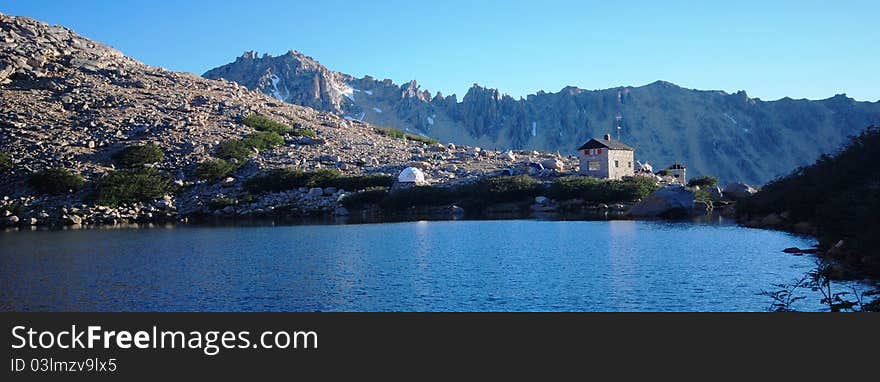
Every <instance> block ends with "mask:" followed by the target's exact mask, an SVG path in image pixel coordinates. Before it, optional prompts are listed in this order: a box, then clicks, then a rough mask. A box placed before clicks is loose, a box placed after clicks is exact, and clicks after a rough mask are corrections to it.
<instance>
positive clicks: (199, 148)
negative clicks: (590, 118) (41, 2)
mask: <svg viewBox="0 0 880 382" xmlns="http://www.w3.org/2000/svg"><path fill="white" fill-rule="evenodd" d="M254 60H256V59H255V58H253V57H251V58H245V59H242V62H253V61H254ZM317 67H318V66H316V64H315V65H312V66H308V65H306V64H305V63H304V64H303V67H301V68H299V69H296V70H301V73H303V75H305V74H304V73H307V72H308V71H310V70H317V69H316V68H317ZM292 70H293V69H292ZM279 75H283V76H286V77H287V76H293V77H291V78H301V76H300V75H299V74H293V73H279ZM312 78H313V79H314V81H315V82H314V83H315V84H316V85H315V86H316V87H315V88H314V90H315V91H316V92H317V93H315V94H311V95H309V94H305V93H297V94H294V93H293V92H292V91H287V90H285V92H284V93H283V94H285V95H286V97H285V99H288V100H292V101H297V102H299V103H303V104H307V105H312V106H315V107H320V108H322V109H328V110H333V107H334V106H333V105H334V104H340V103H339V98H338V97H337V95H334V93H333V92H332V91H333V87H334V86H337V85H338V84H339V83H344V81H343V80H347V79H346V78H344V77H339V78H337V75H335V74H332V73H330V72H327V73H324V74H321V75H318V74H315V75H314V76H312ZM261 81H262V80H261ZM268 81H269V82H268V83H269V84H271V83H272V81H274V79H273V78H269V79H268ZM335 81H342V82H335ZM288 83H289V82H288ZM260 84H262V85H260ZM289 84H291V86H294V85H293V83H289ZM249 85H250V86H252V87H259V88H260V89H263V90H266V89H265V85H266V83H265V82H258V83H257V84H256V85H255V84H249ZM261 86H263V87H261ZM304 86H305V85H304V84H298V85H296V86H294V87H295V88H297V89H299V88H300V87H304ZM328 89H329V90H328ZM342 94H343V96H344V95H345V92H344V91H343V92H342ZM311 96H314V97H311ZM310 97H311V98H310ZM334 97H336V98H334ZM325 101H326V104H325V103H324V102H325ZM340 105H341V104H340ZM251 115H261V116H266V117H268V118H270V119H273V120H275V121H278V122H281V123H282V124H284V125H286V126H296V127H297V130H296V131H300V132H306V131H307V132H309V134H308V135H309V136H302V135H298V134H290V133H285V134H283V136H282V138H283V143H281V144H278V145H274V144H273V147H271V148H268V149H262V150H257V149H255V148H254V149H253V152H246V153H245V154H246V155H247V154H249V155H248V158H247V159H246V160H245V162H244V163H240V166H236V167H234V170H235V171H233V172H232V173H230V174H229V176H226V177H224V178H221V179H219V180H218V181H206V180H201V179H199V178H198V177H197V176H196V175H194V172H195V170H196V168H197V166H199V164H200V163H204V162H208V161H211V160H214V159H215V158H216V157H217V156H218V147H220V146H222V144H223V143H224V142H229V141H231V140H236V139H240V138H242V137H245V136H248V134H254V133H255V130H254V128H252V127H249V126H246V125H245V123H244V122H243V120H244V118H245V117H247V116H251ZM147 143H150V144H154V145H156V146H158V147H159V148H160V149H161V151H162V152H163V153H164V158H163V159H161V160H160V161H158V162H157V163H151V164H148V165H147V166H148V167H152V168H156V169H157V170H159V171H161V172H162V173H164V174H168V175H170V176H171V177H172V178H173V181H174V183H175V184H177V185H178V186H179V191H178V192H177V193H176V194H175V195H169V198H165V199H166V200H165V202H164V203H160V205H162V206H167V205H168V204H170V203H171V200H172V199H173V200H174V202H173V203H174V204H175V206H176V208H177V209H179V211H180V212H181V213H185V212H192V211H200V210H202V211H207V209H208V204H209V202H210V201H212V200H223V201H227V200H236V198H237V197H238V196H239V195H241V194H242V192H243V191H242V187H241V183H242V180H244V179H246V178H249V177H252V176H253V175H255V174H258V173H261V172H265V171H267V170H269V169H274V168H279V167H293V168H296V169H301V170H305V171H309V170H316V169H320V168H333V169H337V170H339V171H341V172H342V173H344V174H362V173H388V174H396V173H397V172H399V171H400V170H401V169H403V168H404V167H406V166H407V165H413V164H414V165H417V166H419V167H420V168H422V169H423V170H424V171H425V173H426V175H427V178H428V181H431V182H447V181H458V180H462V179H465V180H466V179H469V178H474V177H479V176H481V175H482V174H484V173H486V172H490V171H495V170H498V169H502V168H507V167H509V166H511V164H512V162H513V159H512V155H507V156H502V155H500V153H495V152H492V151H487V150H482V151H481V150H479V149H476V148H472V147H466V146H460V147H455V146H445V145H428V144H426V143H424V142H418V141H415V140H408V139H400V137H395V136H389V135H387V133H386V134H381V133H379V132H377V131H376V130H375V129H374V127H373V126H371V125H369V124H367V123H363V122H358V121H349V120H346V119H344V118H342V117H341V116H338V115H337V114H333V113H328V112H320V111H316V110H314V109H312V108H308V107H302V106H297V105H293V104H289V103H284V102H280V101H278V100H277V99H275V98H272V97H269V96H267V95H265V94H263V93H260V92H257V91H251V90H248V89H247V88H245V87H244V86H241V85H238V84H236V83H234V82H228V81H225V80H209V79H205V78H202V77H199V76H197V75H193V74H188V73H176V72H170V71H167V70H164V69H161V68H156V67H151V66H147V65H145V64H143V63H140V62H138V61H136V60H134V59H131V58H129V57H126V56H124V55H123V54H122V53H120V52H119V51H117V50H115V49H112V48H110V47H108V46H105V45H103V44H101V43H99V42H96V41H93V40H90V39H88V38H85V37H82V36H79V35H77V34H76V33H74V32H73V31H71V30H69V29H67V28H64V27H61V26H50V25H47V24H45V23H42V22H39V21H36V20H33V19H29V18H26V17H15V16H7V15H2V14H0V159H2V163H0V172H2V175H3V177H4V181H3V182H0V183H2V184H0V195H2V196H4V199H3V200H2V203H0V204H2V205H0V207H2V208H0V212H3V213H4V217H7V218H9V219H12V217H13V216H11V215H12V214H13V213H17V214H21V215H26V216H30V217H28V219H33V221H34V222H42V221H43V220H45V219H57V218H59V217H61V216H67V215H65V214H67V212H68V211H69V210H71V209H73V210H75V209H78V208H86V204H89V197H90V195H91V194H92V192H93V191H94V184H95V183H96V182H99V181H101V180H102V179H106V178H107V175H108V174H109V173H111V172H114V171H116V170H120V169H118V168H116V167H118V164H117V163H114V161H113V155H114V154H115V153H118V152H120V150H122V149H123V148H125V147H130V146H137V145H144V144H147ZM496 154H498V155H496ZM551 156H552V155H551V154H545V153H536V152H535V153H533V152H528V153H518V158H517V161H530V160H542V159H547V158H550V157H551ZM563 159H564V158H563ZM231 162H237V160H236V159H231ZM569 163H570V162H569ZM236 164H237V165H238V164H239V163H236ZM50 168H61V169H66V170H69V171H70V172H72V173H73V174H77V175H81V176H82V177H84V180H85V187H83V188H82V189H79V190H78V191H76V190H74V191H75V192H61V193H55V194H54V195H53V194H48V195H44V194H41V193H40V192H38V190H36V189H35V188H34V187H33V180H32V177H33V174H34V173H35V172H39V171H41V170H45V169H50ZM308 191H309V190H299V191H296V190H294V191H293V192H290V193H281V194H276V195H269V196H266V197H265V198H268V199H269V200H268V201H266V200H256V201H255V200H252V199H251V200H249V202H250V203H251V204H253V206H252V207H253V208H264V207H266V206H267V205H269V204H278V205H280V204H287V205H291V204H292V205H296V204H297V203H299V202H302V200H303V198H305V197H306V195H305V193H306V192H308ZM334 192H337V190H334ZM339 192H341V191H339ZM312 193H313V194H314V192H312ZM311 196H321V197H323V196H326V198H324V199H326V200H324V199H321V198H313V199H316V200H318V199H320V200H324V202H326V203H325V207H332V205H333V203H335V202H336V199H335V198H336V197H338V196H339V195H338V194H335V193H333V192H331V193H328V194H327V195H323V196H322V195H311ZM311 196H310V197H311ZM265 198H264V199H265ZM150 208H152V207H150ZM230 208H231V207H230ZM236 208H238V207H236ZM227 210H228V208H227ZM131 211H132V210H129V211H128V212H129V213H141V212H143V211H134V212H131ZM207 212H210V211H207ZM115 214H116V215H115V216H116V217H119V213H118V212H117V213H115ZM23 218H24V217H23V216H19V217H16V219H14V220H16V221H18V220H19V219H23ZM74 220H76V219H74Z"/></svg>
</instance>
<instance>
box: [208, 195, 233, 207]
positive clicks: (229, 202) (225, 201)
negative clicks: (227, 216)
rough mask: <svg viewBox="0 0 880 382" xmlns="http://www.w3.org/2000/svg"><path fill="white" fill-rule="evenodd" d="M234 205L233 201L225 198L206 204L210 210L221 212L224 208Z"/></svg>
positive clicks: (215, 199) (212, 200)
mask: <svg viewBox="0 0 880 382" xmlns="http://www.w3.org/2000/svg"><path fill="white" fill-rule="evenodd" d="M234 205H236V202H235V199H232V198H227V197H219V198H214V199H211V201H210V202H208V208H210V209H212V210H222V209H224V208H226V207H229V206H234Z"/></svg>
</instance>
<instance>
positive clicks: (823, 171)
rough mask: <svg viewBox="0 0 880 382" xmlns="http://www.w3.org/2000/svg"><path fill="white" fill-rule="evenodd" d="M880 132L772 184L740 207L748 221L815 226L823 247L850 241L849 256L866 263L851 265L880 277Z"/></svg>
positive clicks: (866, 135)
mask: <svg viewBox="0 0 880 382" xmlns="http://www.w3.org/2000/svg"><path fill="white" fill-rule="evenodd" d="M878 152H880V127H875V126H871V127H868V128H867V129H865V130H864V131H863V132H862V133H861V134H859V135H858V136H853V137H850V141H849V144H848V145H847V146H846V147H844V148H843V149H842V150H841V151H840V152H838V153H837V154H835V155H833V156H832V155H822V156H821V157H820V158H819V159H818V160H816V162H815V163H813V164H811V165H809V166H804V167H800V168H798V169H796V170H794V171H793V172H792V173H791V174H789V175H787V176H784V177H781V178H778V179H776V180H773V181H771V182H770V183H767V184H766V185H765V186H764V187H762V188H761V189H760V190H759V191H758V192H757V193H756V194H754V195H752V196H750V197H748V198H745V199H742V200H739V201H737V204H736V212H737V214H738V215H740V217H742V218H760V217H762V216H765V215H768V214H770V213H777V214H781V213H783V212H785V213H787V214H788V220H789V221H790V222H791V223H796V222H811V223H812V224H814V226H815V227H816V230H817V233H818V238H819V241H820V243H822V244H823V245H824V246H831V245H834V244H835V243H837V241H838V240H841V239H844V242H845V245H844V247H845V251H848V252H851V253H852V254H854V255H856V256H853V257H856V258H859V259H861V260H860V261H861V263H857V264H850V265H853V266H856V267H858V268H860V269H863V270H867V271H869V272H874V273H875V274H880V213H877V211H880V192H878V189H880V181H878V179H880V168H878V167H877V166H873V165H872V163H874V162H876V160H877V153H878Z"/></svg>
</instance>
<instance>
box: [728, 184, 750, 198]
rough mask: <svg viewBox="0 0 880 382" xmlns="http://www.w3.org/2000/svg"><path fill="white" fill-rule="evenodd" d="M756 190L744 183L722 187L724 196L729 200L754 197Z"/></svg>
mask: <svg viewBox="0 0 880 382" xmlns="http://www.w3.org/2000/svg"><path fill="white" fill-rule="evenodd" d="M756 192H758V190H756V189H754V188H752V186H749V185H748V184H745V183H731V184H728V185H727V187H724V195H725V196H727V197H728V198H731V199H734V200H736V199H742V198H747V197H749V196H752V195H754V194H755V193H756Z"/></svg>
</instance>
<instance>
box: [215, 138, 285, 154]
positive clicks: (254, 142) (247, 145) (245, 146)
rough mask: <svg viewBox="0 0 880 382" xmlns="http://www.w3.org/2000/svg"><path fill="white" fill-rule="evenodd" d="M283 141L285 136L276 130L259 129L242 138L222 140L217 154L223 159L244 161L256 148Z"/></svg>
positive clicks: (274, 144) (270, 146)
mask: <svg viewBox="0 0 880 382" xmlns="http://www.w3.org/2000/svg"><path fill="white" fill-rule="evenodd" d="M283 143H284V138H282V137H281V136H280V135H278V133H276V132H274V131H258V132H256V133H253V134H250V135H248V136H246V137H244V138H241V139H230V140H228V141H223V142H221V143H220V145H219V146H218V147H217V152H216V154H217V156H218V157H220V158H221V159H226V160H230V159H237V160H238V161H240V162H244V161H245V160H247V159H248V158H249V157H250V156H251V154H253V153H254V149H258V150H266V149H270V148H272V147H275V146H279V145H281V144H283Z"/></svg>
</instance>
